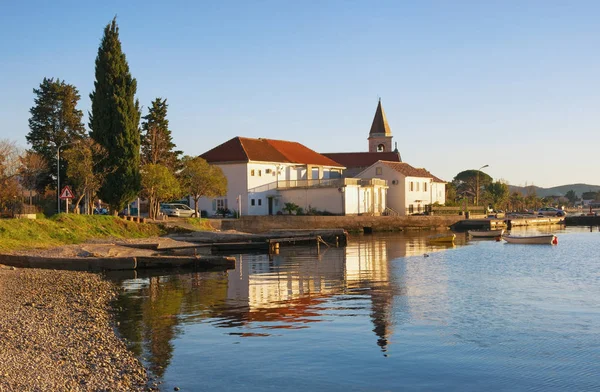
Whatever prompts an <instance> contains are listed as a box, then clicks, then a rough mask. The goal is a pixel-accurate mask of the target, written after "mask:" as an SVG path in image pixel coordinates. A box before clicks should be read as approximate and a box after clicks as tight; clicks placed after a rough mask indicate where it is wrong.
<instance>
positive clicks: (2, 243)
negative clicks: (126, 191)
mask: <svg viewBox="0 0 600 392" xmlns="http://www.w3.org/2000/svg"><path fill="white" fill-rule="evenodd" d="M165 233H166V232H165V228H164V227H162V226H159V225H156V224H139V223H134V222H131V221H126V220H124V219H121V218H118V217H114V216H100V215H76V214H59V215H55V216H53V217H50V218H42V219H31V220H30V219H0V252H8V251H15V250H25V249H47V248H52V247H58V246H63V245H72V244H79V243H83V242H86V241H90V240H96V239H102V238H111V237H112V238H123V239H124V238H145V237H153V236H158V235H162V234H165Z"/></svg>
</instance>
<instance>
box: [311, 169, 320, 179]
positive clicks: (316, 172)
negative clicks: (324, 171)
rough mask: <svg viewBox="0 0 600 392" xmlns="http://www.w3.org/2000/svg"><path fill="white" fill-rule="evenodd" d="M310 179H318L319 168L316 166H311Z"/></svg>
mask: <svg viewBox="0 0 600 392" xmlns="http://www.w3.org/2000/svg"><path fill="white" fill-rule="evenodd" d="M312 179H313V180H318V179H319V168H318V167H313V168H312Z"/></svg>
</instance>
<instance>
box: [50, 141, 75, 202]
mask: <svg viewBox="0 0 600 392" xmlns="http://www.w3.org/2000/svg"><path fill="white" fill-rule="evenodd" d="M77 143H79V141H75V142H71V143H60V144H56V143H55V146H56V200H57V204H58V208H57V210H56V211H58V214H60V149H61V148H63V147H65V146H69V145H71V144H77Z"/></svg>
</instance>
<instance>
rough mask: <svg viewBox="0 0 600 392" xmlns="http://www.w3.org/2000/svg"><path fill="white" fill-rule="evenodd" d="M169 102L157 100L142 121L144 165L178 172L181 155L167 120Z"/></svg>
mask: <svg viewBox="0 0 600 392" xmlns="http://www.w3.org/2000/svg"><path fill="white" fill-rule="evenodd" d="M168 106H169V105H167V100H166V99H162V98H156V99H155V100H154V101H152V106H150V108H149V109H148V114H147V115H146V116H144V117H143V118H144V121H142V165H146V164H154V165H163V166H166V167H167V168H169V169H171V170H172V171H173V170H176V169H178V168H179V166H180V165H179V155H181V154H182V151H175V150H174V148H175V147H176V146H175V143H173V138H172V137H171V130H170V129H169V120H167V108H168Z"/></svg>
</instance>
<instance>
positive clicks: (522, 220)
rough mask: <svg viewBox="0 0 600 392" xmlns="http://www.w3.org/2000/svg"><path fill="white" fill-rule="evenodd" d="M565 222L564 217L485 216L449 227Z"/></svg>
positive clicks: (496, 226) (535, 224)
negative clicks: (484, 217) (501, 217)
mask: <svg viewBox="0 0 600 392" xmlns="http://www.w3.org/2000/svg"><path fill="white" fill-rule="evenodd" d="M564 223H565V218H564V217H541V216H540V217H538V216H533V215H532V216H531V217H525V216H519V217H507V218H504V219H499V218H487V219H464V220H461V221H459V222H456V223H455V224H453V225H452V226H450V229H452V230H454V231H468V230H496V229H508V230H510V229H511V228H513V227H521V226H542V225H560V224H564Z"/></svg>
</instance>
